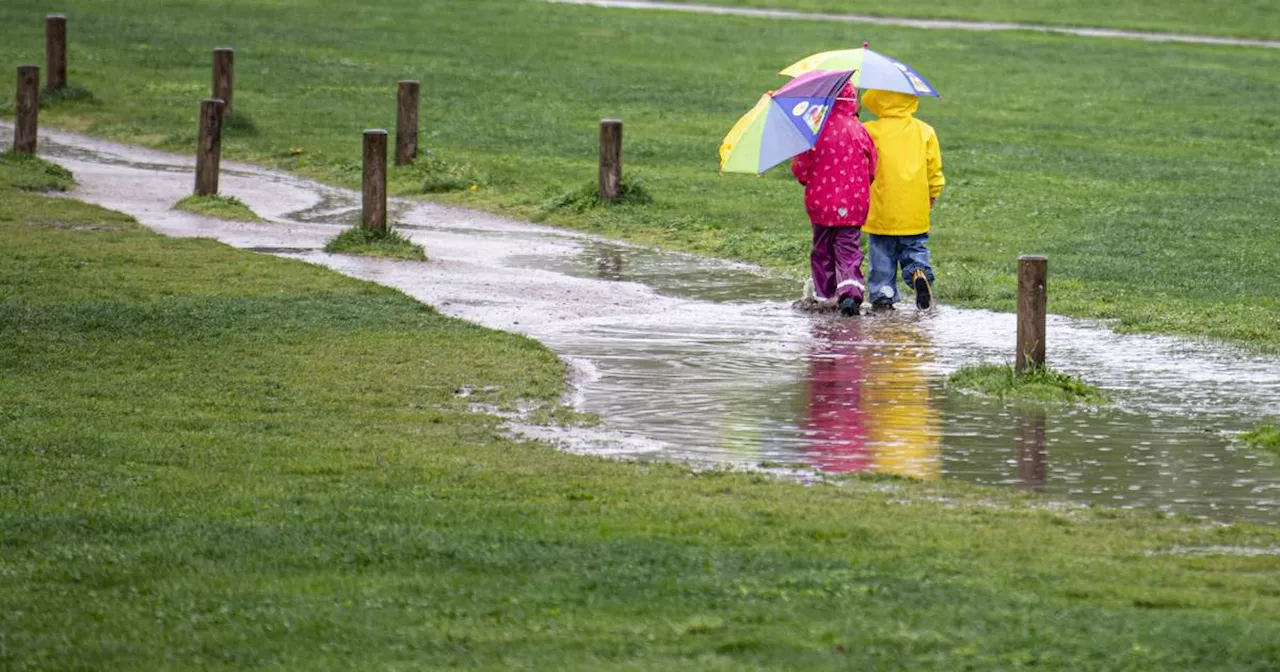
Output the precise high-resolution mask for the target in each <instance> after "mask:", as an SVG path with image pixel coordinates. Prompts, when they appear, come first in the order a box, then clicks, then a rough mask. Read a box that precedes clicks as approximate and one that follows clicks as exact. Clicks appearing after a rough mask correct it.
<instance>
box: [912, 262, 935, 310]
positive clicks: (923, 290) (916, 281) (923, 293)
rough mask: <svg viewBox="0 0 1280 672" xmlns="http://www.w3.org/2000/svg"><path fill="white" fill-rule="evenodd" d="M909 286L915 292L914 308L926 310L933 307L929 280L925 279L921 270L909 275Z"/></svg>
mask: <svg viewBox="0 0 1280 672" xmlns="http://www.w3.org/2000/svg"><path fill="white" fill-rule="evenodd" d="M911 286H912V288H913V289H915V290H916V308H919V309H920V310H928V309H929V307H930V306H932V305H933V288H932V287H930V286H929V278H927V277H925V274H924V271H923V270H921V269H918V268H917V269H916V272H915V273H912V274H911Z"/></svg>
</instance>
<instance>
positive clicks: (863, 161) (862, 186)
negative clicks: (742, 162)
mask: <svg viewBox="0 0 1280 672" xmlns="http://www.w3.org/2000/svg"><path fill="white" fill-rule="evenodd" d="M876 160H877V154H876V145H875V143H874V142H872V140H871V136H870V135H868V134H867V129H865V128H863V127H862V122H860V121H858V90H857V89H855V88H854V87H853V85H852V84H845V86H844V89H843V90H841V91H840V96H839V97H838V98H837V100H836V103H835V106H834V107H832V108H831V116H830V118H828V119H827V125H826V126H824V127H823V128H822V134H821V135H819V136H818V142H817V143H815V144H814V146H813V149H811V150H809V151H807V152H804V153H803V154H798V155H797V156H796V157H795V158H793V159H792V160H791V173H792V174H793V175H795V176H796V179H797V180H799V181H800V184H803V185H805V188H804V208H805V210H807V211H808V212H809V221H811V222H813V223H814V224H818V225H820V226H862V225H863V224H865V223H866V221H867V210H868V209H869V208H870V207H871V182H872V180H874V179H875V175H876Z"/></svg>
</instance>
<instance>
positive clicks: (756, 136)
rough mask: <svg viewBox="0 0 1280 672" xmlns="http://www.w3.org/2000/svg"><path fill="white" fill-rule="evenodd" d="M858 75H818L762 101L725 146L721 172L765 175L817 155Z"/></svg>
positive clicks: (789, 84)
mask: <svg viewBox="0 0 1280 672" xmlns="http://www.w3.org/2000/svg"><path fill="white" fill-rule="evenodd" d="M852 76H853V71H852V70H836V71H828V70H816V71H813V72H807V73H805V74H803V75H801V76H799V77H796V78H795V79H793V80H791V81H790V82H787V84H786V85H785V86H783V87H782V88H781V89H778V90H777V91H770V92H769V93H766V94H764V95H763V96H761V97H760V100H759V101H758V102H757V103H756V106H755V107H753V108H751V111H750V112H747V113H746V114H744V115H742V118H741V119H739V120H738V123H736V124H734V125H733V128H732V129H731V130H730V131H729V134H728V135H726V136H724V141H723V142H722V143H721V144H720V170H721V171H723V172H729V173H756V174H759V173H763V172H764V171H766V170H768V169H770V168H772V167H774V166H776V165H778V164H779V163H782V162H783V161H786V160H787V159H789V158H791V157H793V156H795V155H796V154H799V153H800V152H803V151H806V150H809V149H813V145H814V143H815V142H817V141H818V134H819V133H821V132H822V127H823V125H825V124H826V123H827V116H828V114H829V113H830V112H831V106H832V105H833V104H834V103H835V99H836V96H837V95H839V93H840V89H842V88H844V85H845V83H846V82H848V81H849V78H850V77H852Z"/></svg>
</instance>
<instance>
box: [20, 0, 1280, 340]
mask: <svg viewBox="0 0 1280 672" xmlns="http://www.w3.org/2000/svg"><path fill="white" fill-rule="evenodd" d="M1115 4H1116V5H1118V6H1123V7H1135V6H1141V5H1136V4H1135V3H1132V2H1121V3H1115ZM1232 6H1233V7H1235V6H1236V5H1234V4H1233V5H1232ZM53 7H54V5H53V4H51V3H47V2H34V1H32V0H18V1H16V2H13V1H11V2H6V3H4V5H3V6H0V62H4V63H9V64H11V65H12V64H17V63H19V62H23V61H29V60H33V59H38V58H39V55H40V54H42V53H43V51H42V50H43V32H42V30H43V28H42V17H43V15H44V14H45V13H46V12H47V11H49V10H50V9H52V8H53ZM57 7H59V8H62V9H65V10H67V11H68V12H69V13H70V15H71V35H72V45H73V46H72V55H71V79H72V82H73V83H75V84H76V85H78V86H82V87H84V88H85V89H86V90H87V91H88V92H89V93H90V94H92V96H91V97H87V96H84V95H77V96H68V97H64V98H63V99H61V100H59V101H55V102H51V104H50V105H49V107H47V108H46V109H45V110H44V111H43V112H42V119H44V120H45V122H46V123H49V124H53V125H57V126H62V127H67V128H73V129H81V130H85V131H89V132H92V133H96V134H100V135H105V136H108V137H112V138H116V139H120V140H127V141H131V142H139V143H144V144H148V145H153V146H158V147H164V148H170V149H175V150H180V151H184V152H186V151H193V147H194V138H195V131H196V113H197V110H198V101H199V99H200V98H201V97H203V96H205V95H207V90H208V85H209V61H210V50H211V48H212V47H213V46H215V45H222V44H233V45H235V47H236V48H237V55H236V59H237V60H236V63H237V66H236V67H237V71H236V81H237V86H238V90H237V93H236V109H237V111H238V115H239V116H238V117H237V119H238V120H237V121H236V123H235V124H233V128H232V129H231V130H230V131H228V135H229V139H228V141H227V145H226V146H225V148H224V156H225V157H227V158H228V159H249V160H254V161H258V162H262V163H266V164H270V165H276V166H281V167H283V168H286V169H289V170H294V171H297V172H299V173H302V174H304V175H310V176H314V177H319V178H322V179H325V180H329V181H333V182H337V183H342V184H348V185H351V184H355V182H356V180H358V179H359V174H360V168H359V166H360V133H361V131H362V130H363V129H365V128H367V127H373V126H383V127H392V126H393V124H394V109H395V82H396V81H397V80H398V79H401V78H405V77H414V78H419V79H421V80H422V83H423V84H422V90H423V92H424V93H423V96H424V100H423V110H422V141H423V144H424V147H425V148H426V149H427V150H428V151H429V155H428V156H427V158H426V159H425V160H424V162H423V165H421V166H418V167H416V168H414V169H412V170H404V171H396V172H395V173H394V177H393V188H394V190H395V191H396V192H398V193H411V192H430V193H431V194H433V195H432V197H433V198H440V199H444V200H446V201H450V202H456V203H461V204H465V205H469V206H474V207H480V208H486V209H492V210H499V211H504V212H508V213H511V214H514V215H517V216H534V217H543V218H545V219H546V220H547V221H549V222H552V223H557V224H563V225H569V226H576V227H581V228H585V229H589V230H593V231H598V232H603V233H606V234H610V235H617V236H623V237H627V238H630V239H633V240H638V241H643V242H651V243H660V244H663V245H666V246H669V247H674V248H681V249H687V250H694V251H699V252H703V253H708V254H713V255H719V256H724V257H732V258H737V259H745V260H749V261H756V262H760V263H763V264H766V265H768V266H771V267H775V268H780V269H786V270H787V271H789V272H794V273H796V274H797V275H799V274H800V273H802V272H803V269H804V268H805V266H804V264H805V261H804V260H805V255H806V244H807V243H806V241H807V240H808V234H807V223H806V220H805V216H804V214H803V208H802V205H801V200H802V199H801V194H800V189H799V187H798V186H797V185H795V184H794V183H792V181H791V180H790V179H789V177H788V176H787V175H786V172H785V170H782V169H779V170H775V171H774V172H772V173H770V174H768V175H766V176H765V177H764V178H763V179H756V178H752V177H749V176H740V175H728V176H719V175H717V173H716V150H717V147H718V145H719V142H720V139H721V137H722V136H723V134H724V133H725V132H726V131H727V130H728V129H729V127H730V126H731V125H732V123H733V122H734V120H735V119H736V118H737V117H738V115H740V114H741V113H742V112H744V111H745V110H746V109H747V108H748V107H750V105H751V104H752V103H753V102H754V101H755V99H756V98H757V97H758V96H759V93H760V92H761V91H763V90H766V89H768V88H772V87H776V86H778V85H779V84H780V83H781V82H782V81H784V80H783V79H781V78H779V77H777V76H776V75H774V74H773V73H775V72H776V71H777V70H778V69H779V68H781V67H782V66H784V65H786V64H788V63H790V62H791V61H793V60H795V59H797V58H799V57H802V56H804V55H806V54H808V53H810V52H813V51H817V50H820V49H829V48H835V47H842V46H853V45H857V44H860V43H861V42H862V40H863V39H870V40H871V43H872V44H873V45H874V46H876V47H877V48H880V49H881V50H883V51H885V52H887V53H891V54H895V55H897V56H899V57H901V58H903V59H904V60H906V61H908V62H910V63H912V64H913V65H915V66H916V67H918V68H919V69H920V70H921V71H922V72H923V73H925V74H926V75H927V76H929V77H931V78H932V80H933V81H934V82H935V83H936V84H937V85H938V86H939V87H940V88H941V90H942V91H943V92H944V94H945V96H946V98H945V101H944V102H941V103H939V102H936V101H932V100H929V101H925V102H924V104H923V110H922V112H921V116H922V118H924V119H926V120H927V121H929V122H930V123H932V124H933V125H934V126H935V128H936V129H937V130H938V133H939V136H940V137H941V141H942V148H943V157H944V161H945V164H946V169H947V173H948V177H949V187H948V190H947V192H946V193H945V194H944V196H943V199H942V201H941V202H940V205H939V208H938V211H937V215H936V222H935V235H934V250H935V254H936V259H937V266H938V269H939V272H940V280H939V282H938V288H937V289H938V293H939V295H940V297H941V299H942V301H944V302H949V303H951V304H955V305H965V306H980V307H988V308H996V309H1003V310H1011V309H1012V308H1013V296H1014V276H1013V271H1014V265H1015V258H1016V257H1017V255H1019V254H1021V253H1029V252H1034V253H1047V254H1048V255H1049V257H1050V273H1051V278H1050V308H1051V310H1052V311H1054V312H1057V313H1063V314H1069V315H1077V316H1091V317H1105V318H1115V319H1117V320H1118V323H1117V326H1118V328H1120V329H1128V330H1141V331H1157V332H1178V333H1187V334H1194V335H1209V336H1215V337H1222V338H1228V339H1236V340H1240V341H1250V342H1253V343H1255V344H1257V345H1258V346H1259V347H1262V348H1266V349H1271V350H1275V349H1277V348H1280V274H1276V273H1269V272H1263V271H1262V270H1261V269H1267V268H1270V267H1272V266H1273V265H1274V264H1275V263H1276V260H1277V259H1280V236H1276V235H1274V230H1273V229H1274V227H1273V226H1272V224H1273V223H1274V213H1275V212H1277V211H1278V210H1280V190H1277V189H1275V188H1274V186H1275V185H1274V182H1275V175H1276V174H1277V171H1278V169H1280V167H1278V165H1277V156H1280V133H1278V132H1277V125H1276V124H1277V122H1276V120H1275V115H1274V110H1275V109H1276V108H1277V106H1280V68H1276V67H1275V64H1276V58H1277V57H1276V53H1275V52H1274V51H1273V50H1265V49H1245V48H1225V47H1196V46H1175V45H1159V44H1143V43H1134V42H1125V41H1111V40H1097V39H1084V38H1067V37H1061V36H1051V35H1031V34H1007V33H998V34H997V33H990V34H983V33H970V32H939V31H917V30H908V29H890V28H879V27H868V28H865V29H863V28H859V27H857V26H849V25H837V24H824V23H808V22H797V21H787V22H771V21H763V20H756V19H744V18H723V17H705V16H689V15H683V14H674V13H657V12H627V11H615V10H600V9H594V8H586V7H567V6H554V5H544V4H542V3H538V2H523V1H516V0H509V1H504V0H476V1H474V2H465V3H464V2H423V1H421V0H384V1H383V2H380V3H377V4H375V5H370V6H369V7H365V6H363V5H362V6H360V7H357V6H355V5H342V4H335V3H322V2H319V0H291V1H289V2H273V3H263V2H257V1H256V0H255V1H253V2H250V1H249V0H233V1H230V2H226V3H220V4H217V5H214V4H200V3H188V2H177V1H170V2H162V3H155V2H151V1H150V0H148V1H147V2H142V0H120V1H119V2H113V3H111V4H110V5H109V6H107V5H104V4H103V3H98V2H88V1H86V0H67V1H66V2H63V3H61V4H59V5H57ZM0 95H2V94H0ZM3 105H4V103H3V102H0V107H3ZM604 117H620V118H622V119H624V120H625V121H626V130H625V137H626V145H625V149H624V162H625V164H626V166H627V169H628V170H629V171H632V172H634V173H638V174H639V176H640V177H641V178H643V183H644V187H645V189H644V193H646V194H647V195H648V196H651V197H652V199H653V202H652V203H648V204H644V203H639V204H635V205H629V206H626V207H621V208H599V207H596V208H591V207H586V208H580V207H563V204H564V203H566V202H575V198H574V194H575V192H576V191H577V190H579V189H581V188H582V187H583V185H585V184H589V183H591V182H592V181H593V180H594V179H595V175H596V170H597V169H596V165H595V161H596V153H597V151H598V150H597V147H598V140H597V123H598V121H599V119H601V118H604ZM450 189H454V190H456V191H449V190H450ZM1250 269H1258V270H1250Z"/></svg>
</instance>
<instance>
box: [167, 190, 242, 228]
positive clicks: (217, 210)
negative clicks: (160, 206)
mask: <svg viewBox="0 0 1280 672" xmlns="http://www.w3.org/2000/svg"><path fill="white" fill-rule="evenodd" d="M173 207H174V209H175V210H185V211H186V212H194V213H195V214H197V215H204V216H206V217H217V218H218V219H231V220H235V221H238V222H260V221H262V219H261V218H260V217H258V216H257V215H256V214H254V212H253V210H250V209H249V206H247V205H245V204H244V202H243V201H241V200H240V199H238V198H236V197H235V196H222V195H219V194H211V195H209V196H194V195H193V196H188V197H186V198H184V199H182V200H181V201H178V203H177V204H176V205H174V206H173Z"/></svg>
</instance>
